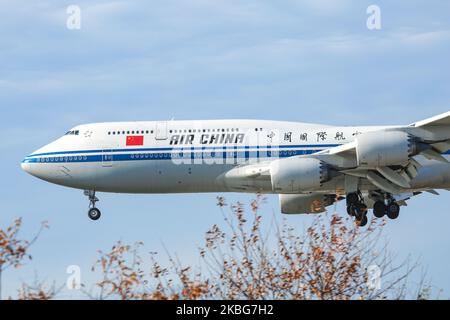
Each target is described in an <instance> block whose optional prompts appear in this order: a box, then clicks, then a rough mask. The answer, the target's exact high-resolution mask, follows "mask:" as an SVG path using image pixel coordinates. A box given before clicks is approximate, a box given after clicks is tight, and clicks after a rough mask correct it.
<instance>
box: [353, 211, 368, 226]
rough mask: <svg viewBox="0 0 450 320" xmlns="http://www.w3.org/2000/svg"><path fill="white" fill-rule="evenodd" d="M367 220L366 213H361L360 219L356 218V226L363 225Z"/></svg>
mask: <svg viewBox="0 0 450 320" xmlns="http://www.w3.org/2000/svg"><path fill="white" fill-rule="evenodd" d="M368 221H369V219H367V214H363V216H362V217H361V220H356V223H357V224H358V227H365V226H366V225H367V222H368Z"/></svg>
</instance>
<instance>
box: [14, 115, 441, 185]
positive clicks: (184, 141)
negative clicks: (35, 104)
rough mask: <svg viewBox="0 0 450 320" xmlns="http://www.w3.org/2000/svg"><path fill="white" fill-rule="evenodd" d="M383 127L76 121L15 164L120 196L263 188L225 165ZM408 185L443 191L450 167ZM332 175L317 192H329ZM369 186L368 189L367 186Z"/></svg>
mask: <svg viewBox="0 0 450 320" xmlns="http://www.w3.org/2000/svg"><path fill="white" fill-rule="evenodd" d="M383 128H386V127H334V126H325V125H314V124H305V123H295V122H282V121H259V120H207V121H167V122H164V121H161V122H156V121H151V122H111V123H96V124H86V125H80V126H77V127H75V128H73V129H72V130H70V131H69V132H68V134H66V135H64V136H62V137H61V138H59V139H57V140H56V141H54V142H52V143H50V144H48V145H46V146H44V147H43V148H41V149H39V150H37V151H35V152H34V153H32V154H31V155H29V156H27V157H26V158H25V159H24V160H23V162H22V167H23V169H24V170H25V171H27V172H29V173H30V174H32V175H34V176H36V177H38V178H41V179H44V180H46V181H49V182H52V183H56V184H60V185H64V186H68V187H73V188H79V189H84V190H95V191H104V192H120V193H180V192H226V191H238V192H264V193H271V192H272V186H271V183H270V180H262V181H259V182H258V181H242V183H240V184H238V185H236V184H230V183H229V181H227V179H226V177H225V174H226V173H227V172H229V171H230V170H231V169H233V168H235V167H238V166H241V165H246V164H252V163H264V162H270V161H272V160H275V159H277V158H285V157H292V156H297V155H306V154H311V153H316V152H318V151H322V150H325V149H328V148H331V147H335V146H338V145H341V144H345V143H349V142H351V141H353V140H354V139H355V136H356V135H357V134H359V133H364V132H367V131H375V130H379V129H383ZM423 162H424V167H423V169H424V170H428V171H429V172H427V175H422V176H421V175H420V174H419V176H418V177H417V179H416V181H415V182H414V183H413V184H412V185H413V187H414V188H415V189H420V188H425V187H426V188H449V187H450V176H449V172H450V167H449V166H448V165H447V166H445V165H444V164H438V163H435V162H434V161H429V160H423ZM343 187H344V185H343V181H341V180H340V179H335V180H333V182H332V183H328V184H325V185H324V186H323V187H322V188H321V190H310V191H316V192H317V191H319V192H335V191H336V190H337V189H339V188H343ZM367 188H370V186H367Z"/></svg>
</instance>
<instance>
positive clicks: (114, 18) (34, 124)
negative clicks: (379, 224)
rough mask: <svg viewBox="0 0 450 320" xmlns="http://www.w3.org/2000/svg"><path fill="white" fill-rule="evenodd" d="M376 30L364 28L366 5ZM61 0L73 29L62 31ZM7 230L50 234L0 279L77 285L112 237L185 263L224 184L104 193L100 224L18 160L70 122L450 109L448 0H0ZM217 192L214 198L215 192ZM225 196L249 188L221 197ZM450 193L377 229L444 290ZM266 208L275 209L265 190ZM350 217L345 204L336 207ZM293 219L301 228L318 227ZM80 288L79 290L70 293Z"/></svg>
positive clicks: (311, 117)
mask: <svg viewBox="0 0 450 320" xmlns="http://www.w3.org/2000/svg"><path fill="white" fill-rule="evenodd" d="M372 4H375V5H378V6H379V8H380V9H381V29H379V30H369V29H368V28H367V25H366V21H367V18H368V17H369V15H368V14H367V12H366V10H367V7H368V6H369V5H372ZM69 5H77V6H79V8H80V10H81V28H80V29H75V30H71V29H68V28H67V19H68V17H69V15H68V14H67V12H66V9H67V7H68V6H69ZM0 8H1V10H0V112H1V113H0V115H1V116H0V136H1V137H2V143H1V144H0V155H1V156H0V168H1V170H2V178H3V183H2V184H1V186H0V191H1V192H0V197H1V199H2V201H1V202H0V227H5V226H7V225H9V224H10V223H11V222H12V220H13V219H14V218H16V217H19V216H20V217H23V219H24V230H23V233H22V234H23V236H24V237H31V235H32V234H33V232H34V231H36V230H37V229H38V227H39V223H40V222H41V221H48V222H49V224H50V229H49V230H46V231H45V232H44V233H43V234H42V236H41V238H40V239H39V241H38V242H37V243H36V244H35V245H34V246H33V248H32V250H31V252H30V253H31V254H32V255H33V258H34V259H33V260H32V261H31V262H27V263H26V265H25V266H23V267H22V268H20V269H18V270H13V271H12V270H10V271H7V272H6V273H5V274H4V279H3V280H4V296H8V295H15V289H16V288H17V287H18V286H19V284H20V283H21V282H22V281H27V282H32V280H33V279H34V278H35V276H36V274H37V275H38V277H39V278H40V279H41V280H46V281H53V280H55V281H56V282H57V283H58V284H64V283H65V281H66V278H67V274H66V269H67V267H68V266H69V265H79V266H80V267H81V270H82V281H84V282H89V281H90V278H89V277H90V275H89V267H90V266H91V265H92V263H93V262H94V261H95V258H96V254H97V253H96V252H97V250H98V249H103V250H106V249H108V248H110V247H111V246H112V244H113V243H114V242H115V241H117V240H123V241H125V242H130V243H132V242H135V241H143V242H144V243H145V248H146V249H148V251H161V250H162V247H163V244H164V246H166V247H167V248H168V250H170V251H171V252H176V253H177V254H178V255H179V256H180V259H181V260H183V261H187V262H189V261H191V260H192V259H193V258H192V257H193V256H195V255H196V254H197V247H198V245H201V244H202V243H203V233H204V232H205V231H206V230H208V228H209V227H210V226H211V225H212V224H214V223H218V224H220V223H223V222H222V216H221V214H220V212H219V210H218V209H217V208H216V201H215V198H216V196H218V194H195V195H193V194H187V195H185V194H181V195H180V194H176V195H126V194H99V195H98V196H99V198H100V200H101V201H100V203H99V207H100V208H101V210H102V214H103V215H102V218H101V220H100V221H97V222H92V221H90V220H89V219H88V217H87V213H86V211H87V206H88V201H87V199H86V198H85V197H84V196H83V193H82V191H80V190H75V189H68V188H64V187H60V186H56V185H52V184H48V183H46V182H43V181H40V180H38V179H36V178H34V177H31V176H30V175H28V174H26V173H25V172H23V171H22V170H21V168H20V162H21V160H22V159H23V158H24V157H25V156H26V155H28V154H30V153H31V152H32V151H34V150H36V149H37V148H39V147H41V146H43V145H45V144H47V143H48V142H50V141H52V140H54V139H56V138H58V137H59V136H61V135H62V134H64V133H65V132H66V131H67V130H68V129H70V128H72V127H74V126H75V125H78V124H82V123H90V122H103V121H127V120H166V119H178V120H181V119H225V118H248V119H269V120H290V121H299V122H312V123H325V124H331V125H385V124H386V125H389V124H409V123H412V122H414V121H417V120H421V119H424V118H427V117H430V116H433V115H435V114H439V113H442V112H446V111H448V110H449V107H450V72H449V71H450V61H449V58H448V57H449V56H450V20H449V19H448V13H449V12H450V3H449V2H448V1H444V0H441V1H439V0H431V1H417V0H412V1H372V0H371V1H366V0H362V1H361V0H358V1H356V0H355V1H350V0H285V1H267V0H247V1H238V0H215V1H207V0H177V1H175V0H164V1H162V0H161V1H119V0H118V1H92V0H91V1H77V0H72V1H45V0H44V1H18V0H14V1H12V0H11V1H9V0H7V1H4V0H1V1H0ZM222 195H223V194H222ZM225 196H226V197H227V199H229V201H237V200H241V201H244V202H245V201H248V200H249V199H252V197H253V196H252V195H239V194H226V195H225ZM449 202H450V193H449V192H447V191H441V196H439V197H438V196H434V195H431V194H424V195H421V196H420V197H416V198H414V199H412V200H411V201H410V202H409V206H408V207H407V208H403V210H402V212H401V216H400V218H399V219H398V220H395V221H390V222H389V224H388V226H387V227H386V229H385V235H386V236H387V237H388V239H389V245H390V248H391V251H392V252H394V253H396V254H398V256H400V257H403V256H407V255H411V256H412V257H415V258H418V259H420V263H421V265H422V266H423V267H424V268H425V269H426V271H427V275H428V277H429V278H430V280H431V282H432V283H433V284H434V285H435V286H436V287H437V288H440V289H442V290H443V292H442V293H441V297H444V298H449V297H450V274H449V272H448V270H450V232H448V230H449V228H450V214H449V213H448V203H449ZM266 210H267V212H268V213H269V214H271V213H272V212H279V207H278V198H277V197H276V196H269V197H268V202H267V204H266ZM337 210H338V211H339V212H341V213H342V214H343V215H344V214H346V213H345V208H344V207H343V206H342V205H338V206H337ZM311 219H312V218H311V217H306V216H302V215H298V216H292V217H288V222H289V223H291V224H292V225H294V226H300V227H301V226H303V225H304V224H305V223H308V222H311ZM61 295H62V297H65V298H76V297H79V296H80V294H79V292H75V291H68V290H66V291H64V292H63V293H62V294H61Z"/></svg>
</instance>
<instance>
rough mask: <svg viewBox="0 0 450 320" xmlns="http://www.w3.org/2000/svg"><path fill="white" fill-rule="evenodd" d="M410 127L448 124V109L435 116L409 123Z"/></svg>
mask: <svg viewBox="0 0 450 320" xmlns="http://www.w3.org/2000/svg"><path fill="white" fill-rule="evenodd" d="M409 126H410V127H416V128H419V127H435V126H450V111H448V112H445V113H442V114H439V115H437V116H434V117H431V118H428V119H425V120H421V121H418V122H415V123H412V124H410V125H409Z"/></svg>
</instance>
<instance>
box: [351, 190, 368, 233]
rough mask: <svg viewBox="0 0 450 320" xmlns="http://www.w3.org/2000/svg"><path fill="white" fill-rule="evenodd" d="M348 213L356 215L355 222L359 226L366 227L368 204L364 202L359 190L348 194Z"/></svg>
mask: <svg viewBox="0 0 450 320" xmlns="http://www.w3.org/2000/svg"><path fill="white" fill-rule="evenodd" d="M346 199H347V213H348V214H349V215H350V216H352V217H355V222H356V224H357V225H358V226H359V227H364V226H365V225H366V224H367V222H368V219H367V211H368V210H367V206H366V205H365V204H364V202H363V197H362V196H361V193H359V192H353V193H349V194H348V195H347V198H346Z"/></svg>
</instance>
